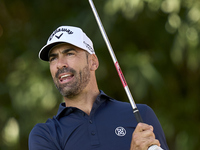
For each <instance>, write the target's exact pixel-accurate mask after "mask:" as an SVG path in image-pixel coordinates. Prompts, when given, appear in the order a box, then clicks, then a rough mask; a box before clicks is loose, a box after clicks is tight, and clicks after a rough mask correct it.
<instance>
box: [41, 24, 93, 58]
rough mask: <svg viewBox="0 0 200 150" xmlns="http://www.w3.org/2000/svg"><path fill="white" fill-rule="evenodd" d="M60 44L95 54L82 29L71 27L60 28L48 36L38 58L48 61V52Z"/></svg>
mask: <svg viewBox="0 0 200 150" xmlns="http://www.w3.org/2000/svg"><path fill="white" fill-rule="evenodd" d="M60 43H69V44H72V45H74V46H77V47H79V48H81V49H83V50H86V51H87V52H89V53H90V54H95V52H94V48H93V43H92V41H91V40H90V39H89V38H88V37H87V35H86V34H85V33H84V32H83V31H82V29H80V28H78V27H72V26H61V27H58V28H57V29H56V30H55V31H54V32H53V33H52V34H51V35H50V37H49V39H48V41H47V44H46V45H45V46H44V47H43V48H42V49H41V50H40V52H39V58H40V59H42V60H44V61H49V57H48V54H49V51H50V50H51V48H52V47H54V46H56V45H57V44H60Z"/></svg>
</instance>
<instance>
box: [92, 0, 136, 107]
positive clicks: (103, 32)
mask: <svg viewBox="0 0 200 150" xmlns="http://www.w3.org/2000/svg"><path fill="white" fill-rule="evenodd" d="M89 3H90V5H91V8H92V11H93V13H94V16H95V18H96V21H97V23H98V26H99V29H100V31H101V34H102V36H103V38H104V41H105V42H106V45H107V47H108V50H109V52H110V55H111V57H112V60H113V62H114V64H115V67H116V69H117V72H118V74H119V77H120V79H121V82H122V84H123V86H124V89H125V91H126V94H127V96H128V98H129V101H130V103H131V105H132V107H133V109H136V108H137V107H136V104H135V102H134V99H133V97H132V95H131V92H130V90H129V87H128V85H127V83H126V80H125V78H124V75H123V73H122V71H121V68H120V66H119V63H118V61H117V58H116V56H115V53H114V51H113V49H112V46H111V44H110V41H109V39H108V36H107V34H106V32H105V29H104V27H103V24H102V23H101V20H100V17H99V15H98V13H97V10H96V8H95V6H94V3H93V1H92V0H89Z"/></svg>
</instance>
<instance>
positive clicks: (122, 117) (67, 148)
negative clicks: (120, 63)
mask: <svg viewBox="0 0 200 150" xmlns="http://www.w3.org/2000/svg"><path fill="white" fill-rule="evenodd" d="M39 58H40V59H41V60H43V61H47V62H49V66H50V72H51V75H52V78H53V81H54V83H55V86H56V87H57V89H58V90H59V92H60V93H61V94H62V96H63V98H64V102H63V103H61V104H60V106H59V109H58V113H57V114H56V115H55V116H54V117H53V118H52V119H48V120H47V121H46V123H39V124H36V125H35V126H34V128H33V129H32V131H31V132H30V135H29V150H147V149H148V148H149V147H150V146H151V145H158V146H160V147H162V148H163V149H164V150H168V146H167V143H166V139H165V135H164V132H163V130H162V127H161V125H160V123H159V121H158V119H157V117H156V115H155V113H154V112H153V110H152V109H151V108H150V107H148V106H147V105H143V104H138V105H137V107H138V109H139V111H140V113H141V116H142V118H143V121H144V122H145V123H139V124H137V121H136V119H135V117H134V114H133V110H132V107H131V105H130V104H129V103H126V102H121V101H117V100H115V99H113V98H111V97H109V96H107V95H106V94H105V93H104V92H103V91H102V90H99V89H98V85H97V81H96V76H95V71H96V70H97V68H98V67H99V62H98V59H97V56H96V55H95V51H94V48H93V43H92V41H91V40H90V39H89V38H88V36H87V35H86V34H85V33H84V32H83V31H82V29H80V28H77V27H72V26H61V27H58V28H57V29H56V30H55V31H54V32H53V33H52V34H51V35H50V37H49V39H48V41H47V44H46V45H45V46H44V47H43V48H42V49H41V50H40V52H39Z"/></svg>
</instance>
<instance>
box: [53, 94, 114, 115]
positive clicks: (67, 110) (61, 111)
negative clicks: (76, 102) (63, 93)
mask: <svg viewBox="0 0 200 150" xmlns="http://www.w3.org/2000/svg"><path fill="white" fill-rule="evenodd" d="M110 99H112V98H110V97H109V96H107V95H106V94H105V93H104V92H103V91H102V90H100V94H99V95H98V96H97V98H96V101H102V100H110ZM75 109H77V108H75V107H66V105H65V103H64V102H63V103H61V104H60V105H59V109H58V112H57V115H56V118H57V119H59V118H60V117H62V116H65V115H68V114H70V113H71V112H72V111H73V110H75Z"/></svg>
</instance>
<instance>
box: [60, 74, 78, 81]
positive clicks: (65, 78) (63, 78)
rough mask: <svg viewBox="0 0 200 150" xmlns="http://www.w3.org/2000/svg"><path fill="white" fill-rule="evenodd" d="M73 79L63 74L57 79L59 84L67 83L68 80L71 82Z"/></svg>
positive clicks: (70, 75)
mask: <svg viewBox="0 0 200 150" xmlns="http://www.w3.org/2000/svg"><path fill="white" fill-rule="evenodd" d="M73 77H74V75H73V74H71V73H65V74H60V75H59V77H58V78H59V81H60V83H67V82H69V81H70V80H72V78H73Z"/></svg>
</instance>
